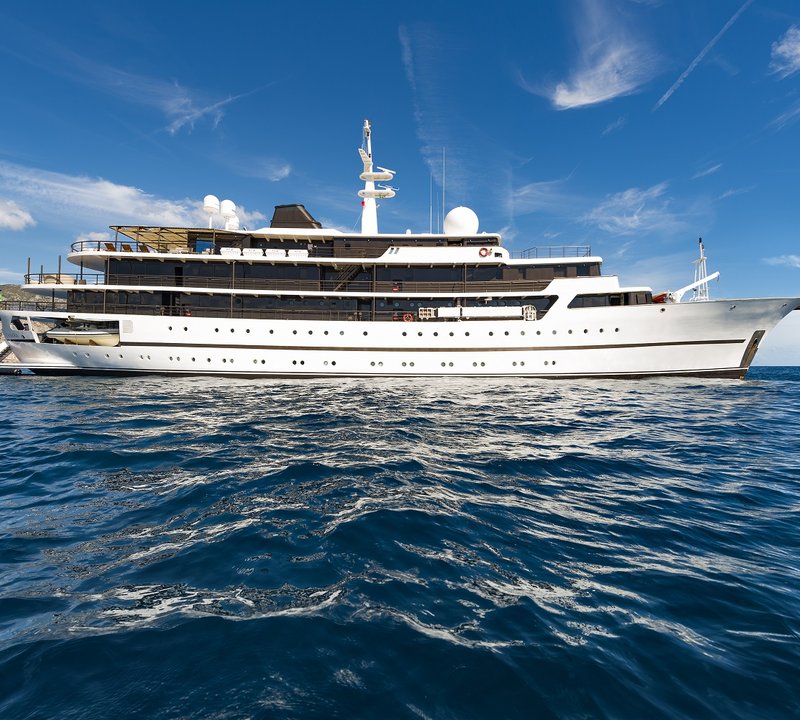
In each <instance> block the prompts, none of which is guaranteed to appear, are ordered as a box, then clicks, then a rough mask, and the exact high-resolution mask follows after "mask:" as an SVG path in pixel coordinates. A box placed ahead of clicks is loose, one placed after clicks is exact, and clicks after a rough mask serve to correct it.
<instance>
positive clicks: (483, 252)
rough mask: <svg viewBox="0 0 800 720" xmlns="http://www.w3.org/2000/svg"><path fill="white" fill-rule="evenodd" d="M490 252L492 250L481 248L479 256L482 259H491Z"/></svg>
mask: <svg viewBox="0 0 800 720" xmlns="http://www.w3.org/2000/svg"><path fill="white" fill-rule="evenodd" d="M490 252H491V250H489V248H481V249H480V250H478V255H480V256H481V257H489V253H490Z"/></svg>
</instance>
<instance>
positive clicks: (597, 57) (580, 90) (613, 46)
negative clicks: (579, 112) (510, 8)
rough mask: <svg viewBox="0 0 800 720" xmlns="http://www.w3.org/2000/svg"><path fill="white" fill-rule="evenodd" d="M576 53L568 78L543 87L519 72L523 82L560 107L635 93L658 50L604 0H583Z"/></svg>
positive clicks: (645, 79) (647, 76) (647, 77)
mask: <svg viewBox="0 0 800 720" xmlns="http://www.w3.org/2000/svg"><path fill="white" fill-rule="evenodd" d="M575 32H576V36H577V42H578V47H579V53H578V58H577V61H576V64H575V67H574V68H573V70H572V71H571V72H570V73H569V77H568V78H567V79H566V80H564V81H562V82H559V83H557V84H556V85H555V87H550V88H549V89H544V90H542V89H539V88H537V87H535V86H534V85H532V84H531V83H529V82H528V81H526V80H525V78H524V77H523V76H522V75H521V74H520V75H519V78H518V81H519V84H520V86H521V87H522V88H523V89H524V90H527V91H528V92H531V93H534V94H537V95H546V96H547V97H549V98H550V100H551V102H552V103H553V105H554V106H555V107H556V108H557V109H559V110H568V109H573V108H580V107H587V106H589V105H597V104H599V103H603V102H608V101H609V100H613V99H614V98H617V97H620V96H623V95H631V94H633V93H635V92H637V91H638V90H639V88H640V87H641V86H642V85H643V84H644V83H646V82H648V81H649V80H650V79H651V77H652V75H653V71H654V67H655V64H656V62H655V60H656V59H655V55H654V53H653V51H652V50H651V49H650V48H649V47H648V46H647V45H646V44H645V43H644V42H643V41H642V40H640V39H636V38H635V37H634V36H633V34H632V33H631V32H629V31H628V30H627V29H626V28H625V27H624V26H623V25H622V24H621V23H620V15H619V13H615V12H611V11H610V10H609V9H608V8H607V7H606V5H605V3H604V2H602V1H601V0H584V1H583V2H582V3H580V4H579V6H578V12H576V14H575Z"/></svg>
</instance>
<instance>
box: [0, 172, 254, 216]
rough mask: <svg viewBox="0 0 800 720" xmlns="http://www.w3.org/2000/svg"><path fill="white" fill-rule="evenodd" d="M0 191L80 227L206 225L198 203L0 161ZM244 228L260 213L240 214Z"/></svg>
mask: <svg viewBox="0 0 800 720" xmlns="http://www.w3.org/2000/svg"><path fill="white" fill-rule="evenodd" d="M0 189H2V190H3V191H4V192H5V193H6V194H8V195H12V196H15V197H18V198H24V199H25V201H26V204H28V205H30V206H31V207H32V208H34V209H35V210H36V213H37V215H38V216H50V217H57V218H60V219H63V218H70V219H74V220H78V221H80V222H82V223H92V224H94V225H109V224H111V223H124V222H135V223H137V224H141V225H147V224H152V225H165V226H176V227H197V226H201V227H202V226H203V225H204V224H205V223H206V222H207V217H206V216H205V213H203V211H202V207H201V202H200V201H199V200H197V201H194V200H191V199H183V200H170V199H167V198H161V197H158V196H156V195H153V194H151V193H148V192H145V191H144V190H140V189H139V188H136V187H132V186H130V185H118V184H117V183H114V182H111V181H109V180H105V179H103V178H90V177H85V176H76V175H66V174H64V173H57V172H52V171H48V170H39V169H35V168H28V167H23V166H21V165H14V164H12V163H6V162H0ZM238 214H239V217H240V219H241V220H242V222H243V223H246V222H250V223H253V222H255V221H258V220H263V219H264V216H263V215H262V214H261V213H260V212H248V211H247V210H245V209H244V208H241V207H240V208H239V209H238Z"/></svg>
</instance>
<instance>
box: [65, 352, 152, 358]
mask: <svg viewBox="0 0 800 720" xmlns="http://www.w3.org/2000/svg"><path fill="white" fill-rule="evenodd" d="M72 354H73V355H74V354H75V353H72ZM139 360H144V355H139Z"/></svg>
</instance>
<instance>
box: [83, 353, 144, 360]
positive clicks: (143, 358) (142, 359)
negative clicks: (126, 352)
mask: <svg viewBox="0 0 800 720" xmlns="http://www.w3.org/2000/svg"><path fill="white" fill-rule="evenodd" d="M72 355H73V357H78V353H76V352H74V353H72ZM142 360H144V358H142Z"/></svg>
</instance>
